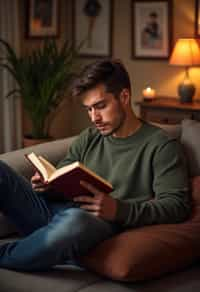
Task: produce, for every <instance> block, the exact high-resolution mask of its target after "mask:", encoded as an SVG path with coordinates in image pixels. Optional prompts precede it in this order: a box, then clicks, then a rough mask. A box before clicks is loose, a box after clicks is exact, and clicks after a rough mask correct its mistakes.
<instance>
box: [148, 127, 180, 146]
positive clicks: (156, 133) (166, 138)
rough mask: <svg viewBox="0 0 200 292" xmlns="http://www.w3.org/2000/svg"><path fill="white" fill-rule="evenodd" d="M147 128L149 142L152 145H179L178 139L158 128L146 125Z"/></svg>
mask: <svg viewBox="0 0 200 292" xmlns="http://www.w3.org/2000/svg"><path fill="white" fill-rule="evenodd" d="M145 128H146V132H147V140H148V141H149V142H150V143H152V144H155V145H157V146H159V145H162V144H165V143H174V142H175V143H178V140H177V139H176V138H174V137H173V136H171V135H170V134H169V133H168V132H167V131H166V130H164V129H162V128H160V127H158V126H155V125H152V124H149V123H145Z"/></svg>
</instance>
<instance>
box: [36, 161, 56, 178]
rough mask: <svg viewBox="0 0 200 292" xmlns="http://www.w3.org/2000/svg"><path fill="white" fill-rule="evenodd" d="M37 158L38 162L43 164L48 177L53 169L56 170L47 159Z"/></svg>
mask: <svg viewBox="0 0 200 292" xmlns="http://www.w3.org/2000/svg"><path fill="white" fill-rule="evenodd" d="M38 158H39V160H40V162H41V163H42V164H43V165H44V166H45V168H46V172H47V175H48V178H50V176H51V175H52V174H53V173H54V172H55V171H57V169H56V168H55V167H54V166H53V165H52V164H51V163H50V162H49V161H48V160H46V159H45V158H44V157H42V156H38Z"/></svg>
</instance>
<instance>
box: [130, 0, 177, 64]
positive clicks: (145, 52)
mask: <svg viewBox="0 0 200 292" xmlns="http://www.w3.org/2000/svg"><path fill="white" fill-rule="evenodd" d="M171 41H172V1H171V0H164V1H162V0H154V1H150V0H146V1H145V0H138V1H137V0H132V56H133V58H135V59H167V58H168V57H169V55H170V50H171Z"/></svg>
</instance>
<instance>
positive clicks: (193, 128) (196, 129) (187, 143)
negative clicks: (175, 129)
mask: <svg viewBox="0 0 200 292" xmlns="http://www.w3.org/2000/svg"><path fill="white" fill-rule="evenodd" d="M181 143H182V144H183V147H184V150H185V154H186V156H187V160H188V166H189V174H190V176H192V177H193V176H195V175H200V122H198V121H195V120H188V119H186V120H183V121H182V135H181Z"/></svg>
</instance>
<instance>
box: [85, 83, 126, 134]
mask: <svg viewBox="0 0 200 292" xmlns="http://www.w3.org/2000/svg"><path fill="white" fill-rule="evenodd" d="M83 105H84V107H85V108H86V110H87V112H88V114H89V117H90V119H91V121H92V123H93V124H94V125H95V126H96V128H97V129H98V130H99V131H100V132H101V134H102V135H105V136H107V135H113V136H117V134H118V133H119V132H120V129H121V128H122V126H123V124H124V120H125V117H126V112H125V109H124V107H123V102H122V101H121V98H120V97H119V98H116V97H115V96H114V95H113V94H112V93H108V92H106V90H105V86H104V85H102V84H100V85H98V86H97V87H95V88H94V89H90V90H88V91H87V92H86V93H85V95H84V97H83Z"/></svg>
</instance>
